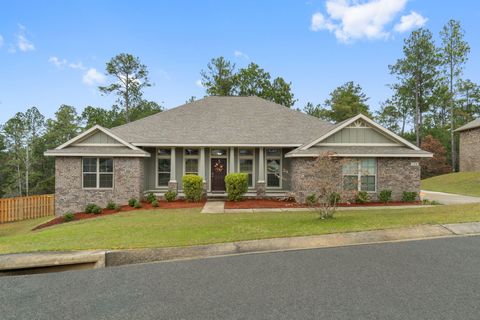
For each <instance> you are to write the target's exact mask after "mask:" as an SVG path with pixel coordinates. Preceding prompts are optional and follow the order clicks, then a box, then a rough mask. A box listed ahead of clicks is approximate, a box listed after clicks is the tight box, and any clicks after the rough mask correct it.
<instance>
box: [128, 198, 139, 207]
mask: <svg viewBox="0 0 480 320" xmlns="http://www.w3.org/2000/svg"><path fill="white" fill-rule="evenodd" d="M137 202H138V200H137V199H135V198H131V199H130V200H128V205H129V206H130V207H135V203H137Z"/></svg>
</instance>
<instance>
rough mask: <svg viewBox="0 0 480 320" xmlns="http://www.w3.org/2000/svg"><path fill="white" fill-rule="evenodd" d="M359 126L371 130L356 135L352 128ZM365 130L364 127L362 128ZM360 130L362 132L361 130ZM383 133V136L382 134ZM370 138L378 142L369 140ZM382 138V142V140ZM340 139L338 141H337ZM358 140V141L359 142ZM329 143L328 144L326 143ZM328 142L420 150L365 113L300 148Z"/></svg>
mask: <svg viewBox="0 0 480 320" xmlns="http://www.w3.org/2000/svg"><path fill="white" fill-rule="evenodd" d="M359 128H365V130H367V129H368V130H370V131H369V133H368V134H367V136H365V134H363V136H362V135H361V134H358V133H357V135H358V136H355V132H356V131H353V132H354V133H352V132H351V131H352V130H350V129H353V130H358V129H359ZM362 130H363V129H362ZM358 132H361V131H360V130H359V131H358ZM380 135H381V136H380ZM347 140H352V142H347ZM369 140H371V141H375V140H378V142H368V141H369ZM380 140H381V141H382V142H380ZM335 141H338V142H335ZM357 141H358V142H357ZM326 143H327V144H326ZM328 143H330V145H331V143H334V144H335V145H337V144H338V145H344V146H347V145H348V144H351V145H362V144H363V145H364V146H368V145H377V146H382V145H384V146H387V145H390V146H391V145H398V146H406V147H408V148H410V149H412V150H420V148H418V147H417V146H415V145H413V144H412V143H410V142H408V141H407V140H405V139H403V138H402V137H400V136H398V135H396V134H395V133H393V132H391V131H390V130H388V129H386V128H384V127H382V126H381V125H379V124H378V123H376V122H374V121H373V120H371V119H370V118H368V117H367V116H365V115H363V114H358V115H356V116H355V117H352V118H350V119H347V120H345V121H343V122H341V123H339V124H338V125H337V126H335V127H334V128H333V129H331V130H330V131H328V132H326V133H325V134H323V135H322V136H320V137H318V138H316V139H313V140H312V141H310V142H308V143H306V144H304V145H302V146H301V147H300V148H299V149H300V150H307V149H309V148H311V147H312V146H315V145H329V144H328Z"/></svg>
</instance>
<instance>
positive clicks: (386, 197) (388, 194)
mask: <svg viewBox="0 0 480 320" xmlns="http://www.w3.org/2000/svg"><path fill="white" fill-rule="evenodd" d="M378 200H380V202H383V203H387V202H390V201H392V190H382V191H380V193H379V195H378Z"/></svg>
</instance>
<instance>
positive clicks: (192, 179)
mask: <svg viewBox="0 0 480 320" xmlns="http://www.w3.org/2000/svg"><path fill="white" fill-rule="evenodd" d="M182 183H183V193H185V199H187V200H188V201H200V200H201V199H202V195H203V178H202V177H200V176H197V175H193V174H189V175H186V176H183V178H182Z"/></svg>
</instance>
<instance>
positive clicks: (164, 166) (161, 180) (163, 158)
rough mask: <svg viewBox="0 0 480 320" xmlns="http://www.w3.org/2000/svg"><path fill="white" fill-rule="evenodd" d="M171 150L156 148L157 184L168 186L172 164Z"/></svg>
mask: <svg viewBox="0 0 480 320" xmlns="http://www.w3.org/2000/svg"><path fill="white" fill-rule="evenodd" d="M171 153H172V150H171V149H158V151H157V186H158V187H168V182H169V181H170V170H171V166H172V158H171V157H172V154H171Z"/></svg>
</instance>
